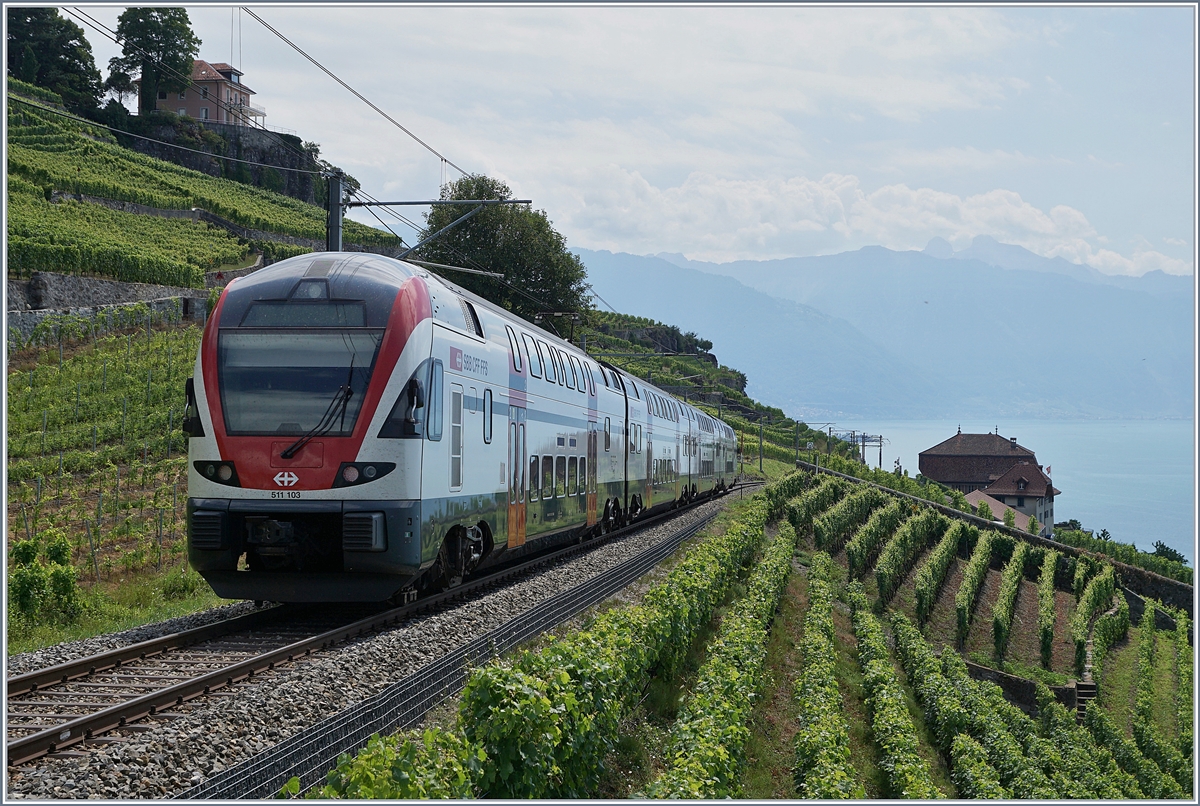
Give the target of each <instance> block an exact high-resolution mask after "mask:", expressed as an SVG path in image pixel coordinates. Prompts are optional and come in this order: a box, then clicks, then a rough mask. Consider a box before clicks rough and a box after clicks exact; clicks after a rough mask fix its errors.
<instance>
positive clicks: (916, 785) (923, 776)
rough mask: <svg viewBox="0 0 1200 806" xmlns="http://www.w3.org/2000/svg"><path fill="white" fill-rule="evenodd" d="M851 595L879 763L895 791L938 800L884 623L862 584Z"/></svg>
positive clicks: (899, 794) (900, 795)
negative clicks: (889, 645)
mask: <svg viewBox="0 0 1200 806" xmlns="http://www.w3.org/2000/svg"><path fill="white" fill-rule="evenodd" d="M934 514H936V513H934ZM847 598H848V600H849V602H850V607H851V610H852V615H853V621H854V635H855V637H856V638H857V639H858V662H859V666H860V667H861V668H862V670H863V685H864V687H865V688H866V692H867V708H868V709H869V711H870V714H871V735H872V736H874V737H875V743H876V744H878V745H879V749H880V753H881V756H882V758H881V761H880V766H881V767H882V768H883V771H884V773H885V774H886V775H887V779H888V788H889V789H890V790H891V795H892V797H894V798H905V799H909V800H912V799H918V800H933V799H936V798H939V797H941V793H940V792H939V791H938V789H937V787H935V786H934V785H933V780H932V779H931V778H930V774H929V767H928V765H926V764H925V762H924V761H923V760H922V759H921V756H920V754H919V753H918V747H919V743H918V740H917V732H916V728H915V727H914V726H913V722H912V717H911V716H910V715H909V713H908V706H907V705H906V704H905V702H904V693H903V691H901V689H900V682H899V680H898V679H897V678H896V670H895V667H894V666H893V665H892V656H891V653H890V652H889V651H888V648H887V641H886V639H885V638H884V635H883V625H882V624H880V623H879V619H878V618H876V617H875V615H874V614H873V613H871V610H870V604H869V602H868V601H867V597H866V594H864V593H863V590H862V585H861V584H859V583H858V582H854V583H852V584H851V586H850V590H849V591H848V593H847Z"/></svg>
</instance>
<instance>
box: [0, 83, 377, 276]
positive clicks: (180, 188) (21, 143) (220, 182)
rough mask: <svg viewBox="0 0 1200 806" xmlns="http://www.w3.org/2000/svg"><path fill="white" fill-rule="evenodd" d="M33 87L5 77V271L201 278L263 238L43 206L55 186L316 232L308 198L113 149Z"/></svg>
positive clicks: (319, 229)
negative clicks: (249, 239) (241, 237)
mask: <svg viewBox="0 0 1200 806" xmlns="http://www.w3.org/2000/svg"><path fill="white" fill-rule="evenodd" d="M14 90H17V91H16V92H14ZM33 94H35V93H30V92H29V91H27V90H26V89H25V88H23V87H18V86H15V85H14V82H13V81H12V80H11V79H10V84H9V96H8V97H9V105H8V141H7V144H8V177H9V200H8V201H9V205H10V214H9V245H8V261H9V266H10V272H11V271H12V270H13V268H14V267H15V268H17V269H18V270H20V271H22V272H23V273H25V274H28V273H29V272H30V271H35V270H49V269H54V270H56V271H73V272H78V273H84V274H96V275H103V276H111V277H116V278H118V279H122V280H133V281H136V282H153V283H160V284H166V285H193V286H195V285H201V286H202V285H203V282H202V281H203V278H202V277H199V278H198V275H197V272H198V271H203V270H204V269H207V268H213V267H215V266H216V265H219V264H220V263H222V262H236V261H237V260H238V259H240V258H241V257H242V256H244V255H245V253H246V251H247V249H248V248H250V247H254V248H257V249H258V250H259V251H262V249H263V247H264V245H265V244H247V243H245V242H241V243H239V241H238V239H236V238H233V237H231V236H229V235H227V234H225V233H223V232H221V231H219V230H211V229H210V228H209V227H208V226H207V225H205V224H199V223H195V222H191V221H187V222H182V221H177V220H170V219H159V218H156V217H154V216H149V215H137V214H134V213H121V212H117V211H112V210H109V209H107V208H105V207H103V206H101V205H98V204H92V203H85V202H74V203H68V204H65V205H64V204H57V203H55V204H51V203H50V201H49V199H50V198H51V197H52V195H53V194H54V193H55V192H59V193H65V194H82V195H86V196H91V197H97V198H101V199H108V200H111V201H115V202H130V203H134V204H139V205H144V206H148V207H154V208H160V209H166V210H190V209H191V208H193V207H198V208H201V209H203V210H207V211H208V212H210V213H213V214H215V215H217V216H220V217H222V218H224V219H226V220H228V221H231V222H233V223H235V224H239V225H241V226H243V227H248V228H251V229H256V230H262V231H265V232H268V233H276V234H279V235H288V236H296V237H301V238H310V239H315V240H324V238H325V223H326V215H325V211H324V210H323V209H322V208H320V207H318V206H316V205H312V204H306V203H304V202H301V201H298V200H296V199H293V198H290V197H287V196H282V195H279V194H276V193H272V192H271V191H268V190H263V189H261V188H256V187H252V186H248V185H244V184H240V183H238V182H235V181H233V180H230V179H223V178H215V177H211V176H208V175H207V174H203V173H200V172H198V171H193V170H190V169H187V168H183V167H180V166H178V165H174V164H172V163H169V162H164V161H162V160H157V159H154V158H152V157H148V156H145V155H142V154H139V153H137V152H135V151H131V150H129V149H126V148H122V147H121V146H119V145H117V143H116V141H115V139H114V138H113V136H112V134H110V133H109V132H108V131H106V130H105V129H102V128H100V127H97V126H94V125H91V124H88V123H86V122H81V121H77V120H74V119H71V118H68V117H64V116H62V115H60V114H56V112H55V111H54V109H53V107H54V104H53V103H52V102H51V101H48V100H47V98H45V97H44V96H45V93H42V94H41V97H37V98H36V99H35V100H30V98H29V96H30V95H33ZM39 199H40V200H41V201H40V203H39V201H38V200H39ZM14 208H15V212H16V215H14V214H13V212H12V211H13V210H14ZM57 208H63V209H61V210H59V209H57ZM345 238H346V241H347V242H348V243H359V244H363V245H368V246H391V245H395V244H396V243H397V240H396V238H395V237H394V236H392V235H390V234H388V233H384V232H381V231H379V230H376V229H373V228H371V227H367V226H364V225H362V224H358V223H357V222H353V221H347V222H345ZM297 250H298V248H297V247H289V248H286V249H285V250H284V251H285V252H286V253H287V254H292V253H295V252H297ZM299 251H306V250H304V249H302V248H299ZM281 256H286V255H281Z"/></svg>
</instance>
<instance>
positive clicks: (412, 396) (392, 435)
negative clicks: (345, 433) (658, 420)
mask: <svg viewBox="0 0 1200 806" xmlns="http://www.w3.org/2000/svg"><path fill="white" fill-rule="evenodd" d="M429 370H430V362H429V360H428V359H426V360H425V361H423V362H422V363H421V365H420V366H419V367H417V370H416V371H415V372H414V373H413V374H412V376H411V377H410V378H409V379H408V381H407V382H406V383H405V384H404V386H403V387H402V388H401V390H400V395H399V397H397V398H396V402H395V404H393V406H392V410H391V412H390V413H389V414H388V418H387V420H386V421H385V422H384V424H383V427H382V428H380V429H379V437H380V439H417V438H420V437H421V436H422V435H423V433H424V432H423V428H424V425H423V422H422V420H421V419H419V418H418V417H417V409H420V408H424V407H425V391H426V389H428V382H429ZM422 413H424V412H422Z"/></svg>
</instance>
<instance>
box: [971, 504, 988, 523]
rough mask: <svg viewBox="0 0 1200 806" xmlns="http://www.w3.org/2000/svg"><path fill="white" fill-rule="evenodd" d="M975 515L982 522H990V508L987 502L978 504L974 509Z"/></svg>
mask: <svg viewBox="0 0 1200 806" xmlns="http://www.w3.org/2000/svg"><path fill="white" fill-rule="evenodd" d="M975 514H976V515H977V516H978V517H980V518H983V519H984V520H988V521H990V520H992V508H991V507H989V506H988V502H987V501H980V502H979V506H977V507H975Z"/></svg>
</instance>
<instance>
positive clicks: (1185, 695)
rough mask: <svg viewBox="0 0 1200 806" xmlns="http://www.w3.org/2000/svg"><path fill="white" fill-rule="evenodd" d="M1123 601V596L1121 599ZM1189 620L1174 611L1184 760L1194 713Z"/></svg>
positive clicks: (1177, 707)
mask: <svg viewBox="0 0 1200 806" xmlns="http://www.w3.org/2000/svg"><path fill="white" fill-rule="evenodd" d="M1121 598H1122V601H1124V598H1125V597H1124V596H1122V597H1121ZM1190 623H1191V619H1189V618H1188V614H1187V613H1186V612H1184V611H1183V610H1176V611H1175V678H1176V680H1177V681H1178V685H1177V686H1176V688H1175V713H1176V716H1177V721H1176V726H1177V729H1178V731H1179V741H1178V743H1177V744H1178V745H1179V753H1180V755H1182V756H1183V757H1184V758H1191V757H1192V741H1193V730H1194V728H1193V724H1192V721H1193V719H1194V718H1195V713H1194V710H1193V707H1192V671H1193V670H1192V646H1191V644H1189V643H1188V626H1189V625H1190ZM1125 624H1126V627H1128V625H1129V606H1128V605H1126V606H1125Z"/></svg>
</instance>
